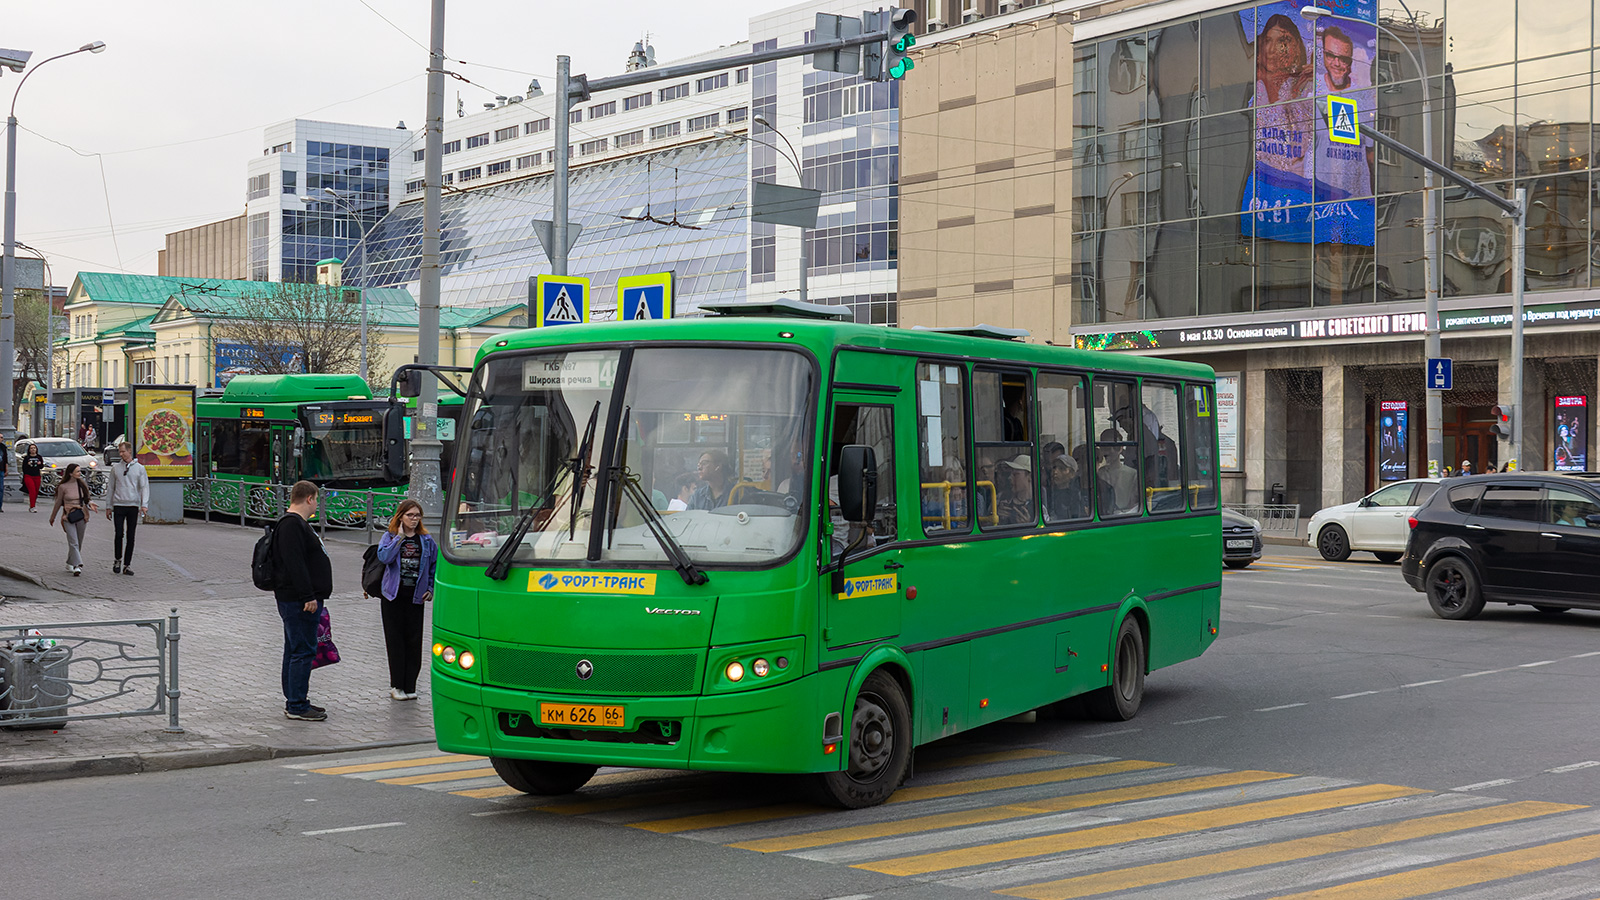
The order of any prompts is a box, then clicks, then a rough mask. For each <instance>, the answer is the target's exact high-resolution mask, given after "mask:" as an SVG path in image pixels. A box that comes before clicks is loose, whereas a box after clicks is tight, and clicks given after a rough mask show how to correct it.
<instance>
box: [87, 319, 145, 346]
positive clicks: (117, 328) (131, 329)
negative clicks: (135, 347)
mask: <svg viewBox="0 0 1600 900" xmlns="http://www.w3.org/2000/svg"><path fill="white" fill-rule="evenodd" d="M155 318H156V317H155V314H154V313H152V314H150V315H148V316H145V317H144V318H142V319H134V320H133V321H131V322H123V323H122V324H121V325H113V326H111V327H110V328H106V329H104V330H102V331H100V332H98V333H96V334H95V336H94V339H95V340H97V341H103V340H106V339H107V338H115V337H121V338H123V339H125V340H127V341H139V342H141V343H148V342H151V341H154V340H155V339H156V333H155V332H154V331H152V330H151V329H150V323H151V322H154V321H155Z"/></svg>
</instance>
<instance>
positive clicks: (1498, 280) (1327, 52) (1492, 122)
mask: <svg viewBox="0 0 1600 900" xmlns="http://www.w3.org/2000/svg"><path fill="white" fill-rule="evenodd" d="M1322 5H1323V6H1324V7H1327V8H1330V9H1333V10H1334V11H1336V12H1339V13H1341V14H1342V15H1347V16H1349V17H1350V18H1351V19H1355V20H1357V21H1353V22H1352V21H1345V20H1336V19H1332V18H1324V19H1321V20H1319V21H1316V22H1313V21H1311V20H1308V19H1306V18H1304V17H1302V16H1301V15H1300V13H1299V8H1300V5H1299V4H1297V3H1289V2H1273V3H1264V4H1255V5H1240V6H1233V7H1224V8H1220V9H1218V10H1216V11H1214V12H1208V13H1205V14H1202V15H1197V16H1188V17H1185V18H1182V19H1176V20H1172V21H1164V22H1161V23H1159V24H1158V25H1156V26H1153V27H1145V28H1140V29H1138V30H1136V31H1130V32H1125V33H1117V34H1111V35H1109V36H1107V37H1104V38H1097V39H1094V40H1090V41H1082V42H1080V43H1078V44H1077V45H1076V47H1075V70H1076V71H1075V76H1076V78H1075V80H1076V83H1075V85H1074V94H1075V101H1076V102H1075V104H1074V125H1075V141H1074V147H1073V160H1074V176H1073V177H1074V189H1073V193H1074V209H1073V230H1074V245H1075V254H1076V258H1075V260H1074V266H1073V270H1074V278H1073V284H1074V288H1075V295H1074V301H1075V308H1074V322H1075V324H1078V325H1088V324H1098V325H1103V326H1106V329H1107V330H1108V331H1109V330H1111V329H1119V330H1120V328H1121V327H1122V326H1123V325H1125V324H1127V323H1135V322H1148V321H1151V320H1161V319H1177V318H1190V317H1206V316H1213V315H1229V314H1241V313H1253V312H1264V311H1281V310H1297V309H1301V310H1303V309H1316V308H1329V307H1349V306H1360V305H1370V304H1379V303H1385V302H1388V301H1403V300H1410V299H1417V298H1421V297H1422V296H1423V292H1424V287H1425V285H1424V277H1425V276H1424V270H1425V267H1424V265H1423V263H1422V257H1423V240H1422V233H1421V228H1420V225H1419V220H1420V217H1421V215H1422V205H1421V196H1420V193H1419V192H1420V188H1421V186H1422V177H1421V171H1420V169H1419V168H1418V167H1417V166H1415V165H1413V164H1411V163H1409V162H1407V161H1405V160H1404V159H1402V158H1399V157H1397V156H1395V155H1393V154H1391V153H1389V152H1388V151H1386V150H1382V149H1377V148H1374V147H1373V146H1372V144H1371V142H1370V141H1367V142H1365V143H1364V144H1361V145H1356V146H1354V147H1352V146H1350V145H1346V144H1340V143H1337V142H1336V140H1335V139H1334V137H1333V136H1330V133H1329V129H1328V124H1327V118H1326V116H1327V103H1328V97H1329V96H1335V97H1343V98H1348V99H1351V100H1354V101H1355V103H1356V108H1357V109H1358V110H1359V112H1358V115H1357V119H1358V120H1359V121H1358V124H1359V125H1360V127H1363V128H1377V129H1379V130H1381V131H1383V132H1384V133H1386V134H1389V135H1391V136H1393V137H1396V138H1398V139H1400V140H1401V141H1403V142H1405V143H1406V144H1408V145H1410V146H1412V147H1414V148H1419V149H1420V147H1421V137H1422V135H1421V119H1422V111H1423V100H1422V93H1423V92H1422V83H1421V76H1420V74H1419V73H1418V71H1417V70H1416V68H1415V66H1414V65H1413V62H1412V58H1413V55H1416V56H1417V57H1418V58H1419V59H1420V62H1421V63H1422V66H1423V68H1424V69H1426V71H1427V73H1428V75H1429V87H1430V88H1431V91H1430V93H1431V96H1432V104H1433V108H1434V142H1435V158H1436V159H1438V160H1440V161H1441V162H1442V163H1444V164H1445V165H1448V166H1450V167H1451V168H1452V169H1454V170H1455V171H1456V172H1458V173H1461V174H1463V175H1466V176H1468V177H1470V178H1471V179H1473V180H1475V181H1478V182H1481V183H1485V184H1489V185H1492V186H1493V187H1494V188H1495V189H1496V190H1497V191H1500V192H1502V193H1503V194H1505V195H1506V196H1508V197H1510V196H1514V191H1515V189H1516V188H1526V189H1527V192H1528V198H1529V201H1530V202H1531V204H1532V210H1531V215H1530V219H1529V245H1528V263H1527V272H1526V275H1527V279H1528V280H1527V289H1528V290H1530V291H1560V290H1574V289H1585V288H1588V287H1590V286H1591V283H1592V282H1594V281H1596V280H1600V256H1597V254H1596V253H1595V250H1594V248H1595V247H1596V246H1597V242H1596V240H1595V238H1596V230H1595V226H1594V222H1595V215H1594V214H1595V212H1596V207H1597V206H1600V181H1596V179H1595V178H1594V166H1595V157H1594V154H1593V150H1592V148H1593V143H1594V140H1595V136H1596V131H1595V126H1594V125H1593V123H1594V121H1595V120H1596V119H1597V118H1600V116H1597V115H1596V114H1595V112H1594V103H1595V100H1594V70H1595V65H1594V58H1593V57H1594V51H1593V49H1592V48H1593V44H1594V40H1593V37H1592V28H1593V19H1594V15H1593V7H1592V4H1591V3H1590V2H1588V0H1583V2H1576V3H1561V4H1559V8H1560V12H1559V15H1553V14H1552V13H1553V8H1552V6H1551V5H1550V4H1540V3H1534V2H1531V0H1522V2H1503V0H1442V2H1439V3H1436V4H1435V5H1434V6H1433V7H1432V8H1429V7H1427V6H1423V7H1414V9H1415V11H1416V13H1417V18H1416V20H1414V21H1413V20H1411V19H1402V20H1397V19H1393V18H1390V17H1389V16H1388V12H1387V11H1385V14H1384V18H1383V19H1382V24H1383V25H1385V26H1386V27H1387V28H1388V29H1390V30H1391V31H1393V32H1394V33H1395V34H1397V35H1399V36H1400V37H1401V38H1404V40H1405V43H1406V46H1401V44H1400V43H1399V42H1397V41H1396V40H1395V39H1394V38H1393V37H1391V36H1390V35H1389V34H1387V33H1385V32H1384V31H1381V30H1379V29H1378V28H1377V27H1376V17H1375V15H1374V12H1373V10H1374V8H1375V7H1374V5H1373V4H1371V3H1366V2H1356V0H1343V2H1334V3H1324V4H1322ZM1558 23H1559V24H1558ZM1408 51H1409V53H1408ZM1443 194H1444V200H1443V203H1442V215H1441V216H1440V220H1439V224H1440V233H1441V242H1442V247H1443V253H1442V260H1443V263H1442V266H1441V272H1440V287H1441V295H1442V296H1443V297H1444V298H1446V299H1449V298H1456V297H1472V296H1479V295H1486V294H1498V293H1503V292H1507V291H1509V290H1510V277H1511V273H1510V271H1509V249H1510V246H1511V235H1510V230H1509V229H1510V225H1509V222H1508V220H1506V219H1504V218H1503V217H1501V216H1500V215H1499V213H1498V211H1497V210H1494V209H1493V207H1491V206H1489V205H1488V204H1486V203H1484V202H1482V201H1479V200H1475V199H1473V198H1471V197H1470V196H1468V195H1466V194H1464V192H1462V191H1461V190H1459V189H1455V188H1450V187H1448V186H1444V189H1443Z"/></svg>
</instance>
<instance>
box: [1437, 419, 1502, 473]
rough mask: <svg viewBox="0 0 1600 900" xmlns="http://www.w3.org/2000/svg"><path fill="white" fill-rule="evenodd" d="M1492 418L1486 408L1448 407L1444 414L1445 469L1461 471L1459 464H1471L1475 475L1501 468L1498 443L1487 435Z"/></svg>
mask: <svg viewBox="0 0 1600 900" xmlns="http://www.w3.org/2000/svg"><path fill="white" fill-rule="evenodd" d="M1493 424H1494V417H1493V416H1491V415H1489V407H1487V406H1451V407H1446V408H1445V411H1444V465H1447V466H1449V467H1451V468H1452V469H1454V470H1456V471H1458V472H1459V471H1460V470H1461V461H1462V460H1464V459H1468V460H1471V461H1472V471H1473V473H1474V474H1482V473H1484V472H1487V471H1489V467H1490V466H1494V467H1496V468H1498V467H1499V465H1500V441H1499V439H1498V438H1496V437H1495V436H1494V435H1493V434H1492V433H1491V432H1490V431H1489V427H1490V426H1491V425H1493Z"/></svg>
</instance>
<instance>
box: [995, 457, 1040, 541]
mask: <svg viewBox="0 0 1600 900" xmlns="http://www.w3.org/2000/svg"><path fill="white" fill-rule="evenodd" d="M1000 468H1002V469H1003V470H1004V471H1003V473H1002V474H1003V475H1004V477H1003V478H1002V479H1001V481H1000V485H1001V491H1000V524H1001V525H1032V524H1033V523H1034V522H1036V521H1038V514H1037V513H1035V512H1034V509H1033V460H1031V459H1029V458H1028V454H1026V453H1019V454H1017V455H1016V456H1015V457H1013V458H1011V459H1006V460H1001V462H1000Z"/></svg>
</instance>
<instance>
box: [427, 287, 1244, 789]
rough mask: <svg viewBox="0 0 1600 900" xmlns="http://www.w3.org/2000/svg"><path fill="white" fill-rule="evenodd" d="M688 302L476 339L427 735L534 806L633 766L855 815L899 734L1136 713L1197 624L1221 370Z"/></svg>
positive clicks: (1213, 629) (1196, 642)
mask: <svg viewBox="0 0 1600 900" xmlns="http://www.w3.org/2000/svg"><path fill="white" fill-rule="evenodd" d="M708 311H709V312H714V313H718V314H717V315H712V316H708V317H706V318H696V319H674V320H666V321H651V322H637V323H635V322H615V323H605V324H594V325H575V326H567V327H561V328H547V329H539V330H530V331H524V332H519V333H516V334H512V335H507V336H504V337H501V338H497V339H494V340H492V341H490V342H489V343H487V344H485V345H484V347H483V348H482V349H481V351H480V353H479V356H478V359H477V361H476V366H475V368H474V371H473V373H472V377H471V382H470V386H469V389H468V391H467V400H466V409H465V410H464V412H463V414H462V418H461V433H459V434H458V435H457V438H458V450H459V455H458V458H457V467H456V472H455V477H454V480H453V483H452V487H451V493H450V496H449V500H448V502H447V503H446V510H445V520H444V523H443V527H444V530H445V532H446V533H445V534H444V535H443V536H442V539H441V540H440V545H441V547H442V555H443V559H442V560H441V561H440V565H439V569H438V576H437V577H438V586H437V591H436V595H435V603H434V615H433V647H432V650H433V659H432V673H433V679H432V684H433V697H434V721H435V726H436V731H437V735H438V743H439V746H440V748H441V749H443V750H448V751H455V752H460V753H470V754H481V755H483V756H487V757H489V758H490V759H491V760H492V761H493V765H494V768H495V770H496V772H498V773H499V774H500V776H501V777H502V778H503V779H504V780H505V782H506V783H507V784H508V785H510V786H511V787H513V788H515V789H518V790H521V791H525V792H528V793H534V794H558V793H566V792H569V791H572V790H576V789H577V788H579V787H581V786H582V785H583V784H584V783H585V782H586V781H587V780H588V779H589V778H590V777H591V775H592V774H593V773H594V771H595V770H596V768H597V767H598V766H601V765H612V766H639V767H654V768H668V769H696V770H722V771H738V772H766V773H793V774H797V775H802V776H805V777H806V778H807V780H808V782H809V784H810V787H811V788H812V789H813V791H814V792H815V793H816V794H817V795H818V797H819V798H820V799H822V800H824V801H826V802H829V803H832V804H835V805H841V806H846V807H861V806H868V805H872V804H875V803H880V802H882V801H883V800H884V799H886V798H887V797H888V796H889V795H890V794H891V793H893V791H894V790H895V789H896V787H897V786H898V785H899V784H900V783H901V782H902V780H903V779H904V778H905V777H906V774H907V772H908V771H909V769H910V761H911V753H912V750H913V748H914V747H916V746H917V745H920V744H924V743H927V742H930V741H934V740H937V739H939V738H942V737H945V736H948V735H952V734H956V733H958V732H961V731H965V730H967V729H970V728H974V727H977V726H980V725H984V724H986V723H990V722H996V721H999V720H1001V719H1004V718H1007V717H1009V716H1014V715H1017V714H1019V713H1022V712H1026V711H1028V710H1033V709H1037V708H1040V707H1044V706H1047V705H1050V704H1054V703H1057V702H1059V701H1063V700H1066V699H1068V698H1074V697H1081V698H1083V700H1084V705H1085V706H1086V707H1087V709H1088V710H1089V711H1090V712H1092V713H1093V714H1095V715H1097V716H1099V717H1102V718H1107V719H1112V720H1121V719H1127V718H1129V717H1131V716H1133V715H1134V714H1135V713H1136V712H1137V711H1138V709H1139V705H1140V702H1141V699H1142V697H1143V692H1144V681H1145V676H1146V673H1147V672H1149V671H1151V670H1153V669H1158V668H1162V667H1165V666H1170V665H1172V664H1174V663H1178V662H1182V661H1184V660H1187V659H1192V658H1194V657H1196V656H1198V655H1200V654H1201V653H1202V652H1204V650H1205V649H1206V648H1207V647H1208V646H1210V645H1211V643H1212V642H1213V641H1214V640H1215V639H1216V634H1217V628H1218V623H1219V614H1220V604H1221V562H1220V558H1219V553H1218V549H1217V548H1218V547H1219V546H1220V544H1219V541H1220V540H1221V526H1220V520H1219V514H1218V502H1217V498H1218V481H1217V478H1218V473H1217V465H1216V460H1217V444H1216V425H1215V423H1216V418H1215V407H1214V405H1213V390H1214V385H1215V381H1214V377H1213V373H1212V371H1211V369H1209V368H1207V367H1206V366H1202V365H1196V364H1191V363H1183V362H1176V361H1172V360H1163V359H1153V358H1132V357H1122V356H1112V355H1109V354H1104V353H1096V352H1092V351H1078V350H1071V349H1064V348H1058V347H1052V346H1042V345H1038V344H1029V343H1023V342H1021V341H1018V340H1015V338H1017V337H1020V336H1022V334H1023V333H1022V332H1010V331H1006V330H1002V329H993V328H986V327H983V326H979V327H977V328H972V329H963V330H953V331H943V332H942V331H937V330H920V329H900V328H884V327H881V326H869V325H856V324H848V323H845V322H841V321H836V319H838V318H842V316H841V315H840V312H841V310H840V308H838V307H818V306H812V305H808V304H794V303H786V302H780V303H778V304H764V305H754V304H735V305H728V306H724V307H716V308H713V309H711V310H708ZM844 315H846V316H847V315H848V312H847V311H845V313H844ZM463 441H464V443H463Z"/></svg>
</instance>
